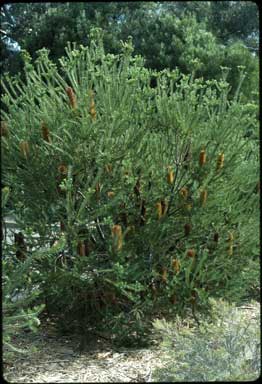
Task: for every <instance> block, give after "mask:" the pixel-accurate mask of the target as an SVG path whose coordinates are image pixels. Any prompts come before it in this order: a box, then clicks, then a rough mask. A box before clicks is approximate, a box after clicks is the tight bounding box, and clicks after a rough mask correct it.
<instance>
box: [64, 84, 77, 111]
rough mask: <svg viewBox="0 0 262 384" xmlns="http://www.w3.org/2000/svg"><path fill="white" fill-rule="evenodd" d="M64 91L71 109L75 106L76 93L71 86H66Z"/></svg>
mask: <svg viewBox="0 0 262 384" xmlns="http://www.w3.org/2000/svg"><path fill="white" fill-rule="evenodd" d="M66 93H67V96H68V98H69V104H70V106H71V107H72V108H73V109H76V108H77V101H76V95H75V94H74V91H73V89H72V88H71V87H67V88H66Z"/></svg>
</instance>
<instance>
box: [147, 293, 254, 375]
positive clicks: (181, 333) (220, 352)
mask: <svg viewBox="0 0 262 384" xmlns="http://www.w3.org/2000/svg"><path fill="white" fill-rule="evenodd" d="M210 303H211V313H210V317H209V318H208V320H204V319H203V321H201V325H200V327H199V328H195V327H190V326H188V325H187V326H186V325H185V323H183V321H182V320H181V318H179V317H177V319H176V321H175V322H173V323H167V322H166V321H164V320H162V321H161V320H157V321H155V323H154V327H155V329H156V331H157V332H160V334H161V335H162V337H163V342H162V348H163V354H165V356H166V358H165V359H164V360H163V364H165V368H160V369H158V370H156V371H155V372H154V374H153V377H154V379H156V381H161V382H176V381H178V382H184V381H185V382H189V381H198V382H202V381H231V382H232V381H249V380H255V379H257V377H258V376H259V374H260V327H259V324H260V320H259V313H258V312H256V313H255V316H254V315H253V316H252V320H250V318H249V317H248V318H245V317H244V316H243V313H241V310H239V308H237V307H236V306H235V305H229V304H228V303H227V302H224V301H222V300H218V301H215V300H213V299H212V300H211V299H210ZM256 304H257V303H256ZM257 306H258V304H257ZM191 325H192V324H191Z"/></svg>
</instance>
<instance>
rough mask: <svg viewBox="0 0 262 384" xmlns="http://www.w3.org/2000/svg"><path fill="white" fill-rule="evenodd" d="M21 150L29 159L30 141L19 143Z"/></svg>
mask: <svg viewBox="0 0 262 384" xmlns="http://www.w3.org/2000/svg"><path fill="white" fill-rule="evenodd" d="M19 147H20V151H21V152H22V155H23V156H24V158H25V159H28V156H29V143H28V141H21V142H20V144H19Z"/></svg>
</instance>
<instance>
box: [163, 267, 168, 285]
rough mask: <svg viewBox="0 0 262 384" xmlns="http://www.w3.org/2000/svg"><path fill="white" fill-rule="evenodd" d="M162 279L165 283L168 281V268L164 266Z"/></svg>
mask: <svg viewBox="0 0 262 384" xmlns="http://www.w3.org/2000/svg"><path fill="white" fill-rule="evenodd" d="M162 281H163V283H166V282H167V269H166V268H163V270H162Z"/></svg>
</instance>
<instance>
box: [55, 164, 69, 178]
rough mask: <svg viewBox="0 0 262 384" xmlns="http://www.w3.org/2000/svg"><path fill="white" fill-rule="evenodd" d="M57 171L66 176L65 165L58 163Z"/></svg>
mask: <svg viewBox="0 0 262 384" xmlns="http://www.w3.org/2000/svg"><path fill="white" fill-rule="evenodd" d="M57 170H58V172H59V173H61V175H64V176H66V175H67V166H66V165H64V164H60V165H59V166H58V168H57Z"/></svg>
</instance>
